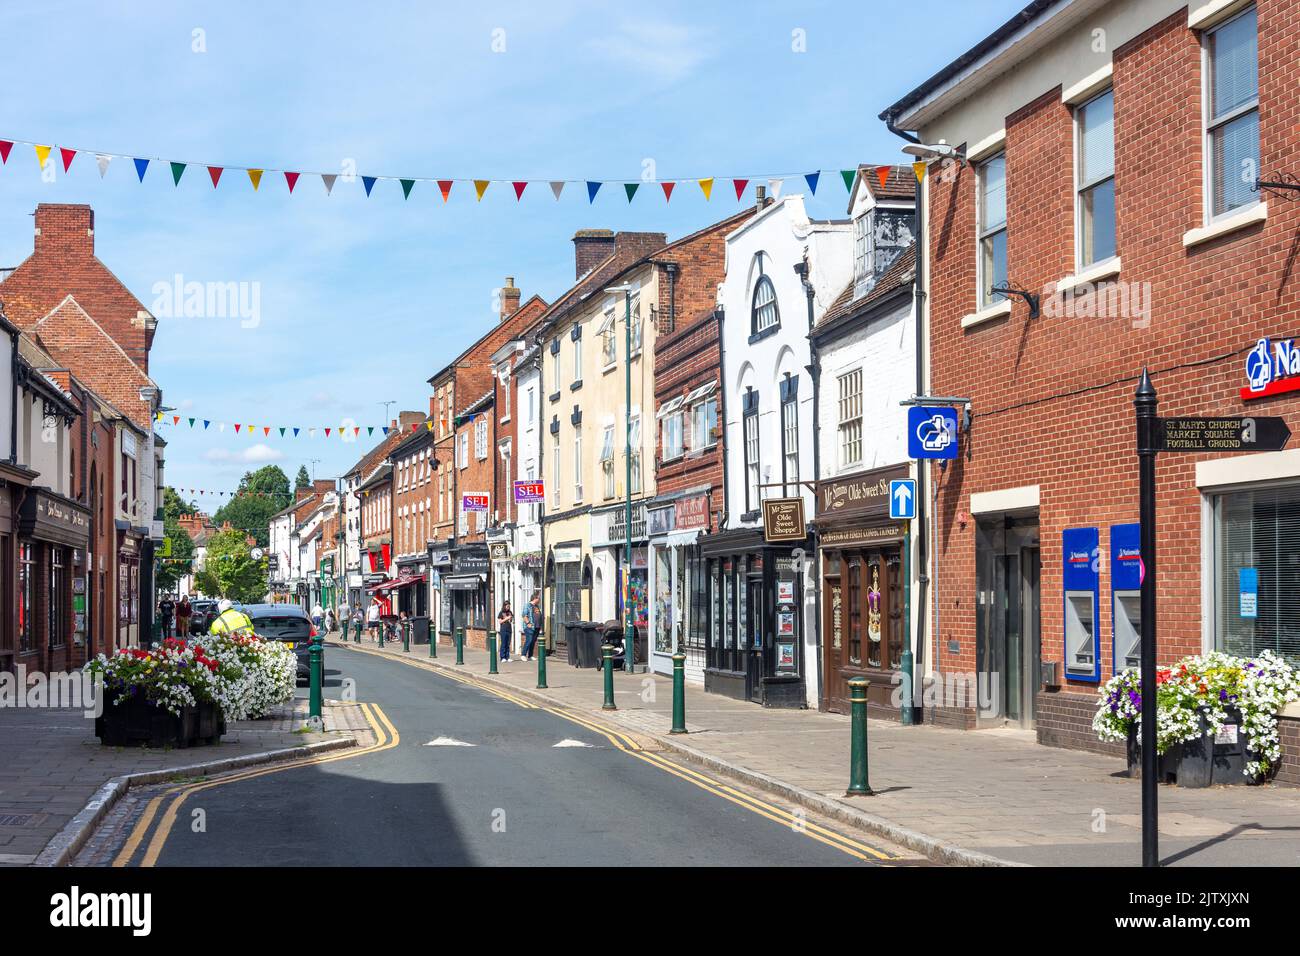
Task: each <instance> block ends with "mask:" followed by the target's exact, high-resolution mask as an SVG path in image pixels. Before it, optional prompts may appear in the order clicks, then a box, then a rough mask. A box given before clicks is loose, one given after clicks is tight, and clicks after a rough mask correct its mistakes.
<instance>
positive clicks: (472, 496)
mask: <svg viewBox="0 0 1300 956" xmlns="http://www.w3.org/2000/svg"><path fill="white" fill-rule="evenodd" d="M460 510H461V511H487V510H488V496H487V492H486V491H468V492H466V493H465V494H463V495H461V496H460Z"/></svg>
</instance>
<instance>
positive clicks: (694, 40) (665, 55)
mask: <svg viewBox="0 0 1300 956" xmlns="http://www.w3.org/2000/svg"><path fill="white" fill-rule="evenodd" d="M706 40H707V31H705V30H701V29H695V28H692V27H687V26H681V25H679V24H676V23H668V22H666V21H650V20H626V21H624V22H622V23H620V24H619V25H618V26H617V27H616V28H614V29H612V30H611V31H610V32H609V33H607V34H605V35H604V36H596V37H593V38H592V39H591V40H589V41H587V48H588V49H589V50H591V51H592V52H593V53H595V54H597V55H599V56H602V57H604V58H605V59H607V60H609V61H610V62H611V63H614V64H616V65H617V66H622V67H627V68H630V69H634V70H639V71H640V72H642V73H645V74H648V75H650V76H653V77H656V78H658V79H660V80H662V81H663V82H665V83H676V82H677V81H679V80H682V79H685V78H686V77H687V76H689V75H690V74H691V73H693V72H694V71H695V68H696V67H697V66H699V65H700V64H701V63H703V62H704V61H705V60H706V59H708V58H709V56H710V55H711V50H710V49H709V46H708V44H707V42H706Z"/></svg>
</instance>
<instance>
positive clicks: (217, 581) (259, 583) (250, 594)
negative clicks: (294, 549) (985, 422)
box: [195, 529, 266, 602]
mask: <svg viewBox="0 0 1300 956" xmlns="http://www.w3.org/2000/svg"><path fill="white" fill-rule="evenodd" d="M251 550H252V549H251V548H250V547H249V545H248V542H247V541H245V540H244V532H243V531H237V530H233V529H232V530H230V531H221V532H218V533H217V534H215V535H213V536H212V537H211V538H210V539H209V540H208V551H207V555H206V556H205V557H204V559H203V570H201V571H200V572H199V573H198V574H197V575H196V576H195V584H196V585H197V586H198V589H199V590H200V591H202V592H203V593H204V594H209V595H216V596H218V597H226V598H230V600H232V601H240V602H253V601H260V600H261V599H262V598H263V597H265V596H266V557H265V556H263V557H261V558H257V559H254V558H253V555H252V553H251Z"/></svg>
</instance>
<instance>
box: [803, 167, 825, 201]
mask: <svg viewBox="0 0 1300 956" xmlns="http://www.w3.org/2000/svg"><path fill="white" fill-rule="evenodd" d="M821 178H822V174H821V170H818V171H817V172H815V173H807V174H806V175H805V176H804V182H806V183H807V184H808V191H809V192H810V193H812V194H813V195H814V196H816V195H817V180H819V179H821Z"/></svg>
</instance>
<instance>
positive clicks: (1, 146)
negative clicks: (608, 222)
mask: <svg viewBox="0 0 1300 956" xmlns="http://www.w3.org/2000/svg"><path fill="white" fill-rule="evenodd" d="M13 148H14V144H13V143H11V142H10V141H9V140H7V139H0V163H7V162H9V150H11V149H13ZM555 198H556V199H559V198H560V194H559V193H556V194H555Z"/></svg>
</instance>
